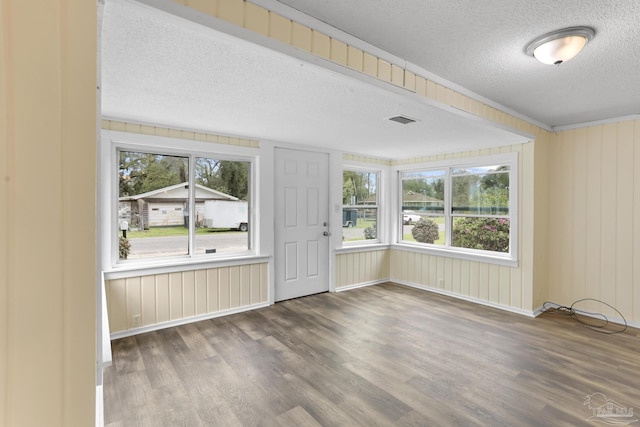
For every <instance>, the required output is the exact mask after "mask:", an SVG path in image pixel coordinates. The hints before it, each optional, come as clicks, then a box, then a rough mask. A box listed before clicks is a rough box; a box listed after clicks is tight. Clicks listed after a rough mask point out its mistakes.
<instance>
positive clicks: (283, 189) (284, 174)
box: [274, 148, 329, 301]
mask: <svg viewBox="0 0 640 427" xmlns="http://www.w3.org/2000/svg"><path fill="white" fill-rule="evenodd" d="M275 162H276V168H275V170H276V177H275V187H276V188H275V210H276V212H275V218H276V224H275V260H274V264H275V280H276V283H275V300H276V301H282V300H285V299H290V298H296V297H300V296H304V295H311V294H315V293H319V292H325V291H328V290H329V237H328V232H329V224H328V223H329V157H328V155H327V154H323V153H313V152H308V151H300V150H289V149H283V148H278V149H276V153H275Z"/></svg>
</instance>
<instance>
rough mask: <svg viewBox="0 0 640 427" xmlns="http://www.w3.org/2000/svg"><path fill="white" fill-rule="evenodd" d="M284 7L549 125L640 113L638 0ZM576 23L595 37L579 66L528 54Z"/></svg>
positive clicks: (324, 2) (417, 0) (299, 3)
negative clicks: (542, 39) (543, 38)
mask: <svg viewBox="0 0 640 427" xmlns="http://www.w3.org/2000/svg"><path fill="white" fill-rule="evenodd" d="M256 2H257V3H260V4H273V3H275V0H273V1H272V0H256ZM280 3H282V4H286V5H288V6H291V7H293V8H295V9H298V10H299V11H302V12H304V13H305V14H307V15H311V16H313V17H315V18H317V19H319V20H321V21H324V22H325V23H328V24H329V25H331V26H333V27H335V28H338V29H340V30H342V31H344V32H346V33H349V34H351V35H353V36H355V37H356V38H358V39H361V40H363V41H366V42H368V43H370V44H372V45H374V46H377V47H378V48H381V49H383V50H385V51H387V52H390V53H392V54H394V55H395V56H397V57H400V58H403V59H404V60H406V61H408V62H410V63H413V64H415V65H417V66H419V67H421V68H423V69H425V70H428V71H429V72H431V73H434V74H435V75H437V76H440V77H441V78H443V79H446V80H448V81H450V82H453V83H455V84H457V85H460V86H462V87H464V88H466V89H468V90H470V91H472V92H475V93H477V94H479V95H481V96H483V97H485V98H488V99H490V100H492V101H495V102H497V103H499V104H501V105H504V106H506V107H508V108H510V109H512V110H514V111H516V112H518V113H520V114H523V115H525V116H528V117H531V118H533V119H535V120H537V121H539V122H541V123H544V124H546V125H548V126H551V127H553V126H562V125H573V124H579V123H585V122H589V121H596V120H605V119H609V118H615V117H622V116H627V115H633V114H638V113H640V78H638V74H639V72H640V25H639V23H640V1H638V0H606V1H604V0H603V1H594V0H590V1H579V0H502V1H497V0H493V1H477V0H428V1H427V0H402V1H399V0H349V1H344V0H280ZM579 25H586V26H590V27H592V28H594V29H595V31H596V36H595V38H594V39H593V40H592V41H591V42H590V43H589V44H588V45H587V46H586V48H585V49H584V51H583V52H582V53H581V54H580V55H579V56H577V57H576V58H574V59H573V60H571V61H568V62H566V63H564V64H562V65H560V66H559V67H556V66H548V65H542V64H540V63H538V62H537V61H536V60H534V59H533V58H531V57H528V56H527V55H525V53H524V47H525V46H526V45H527V44H528V43H529V42H530V41H531V40H533V39H534V38H536V37H538V36H540V35H542V34H544V33H547V32H549V31H553V30H557V29H561V28H566V27H572V26H579Z"/></svg>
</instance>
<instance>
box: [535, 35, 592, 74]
mask: <svg viewBox="0 0 640 427" xmlns="http://www.w3.org/2000/svg"><path fill="white" fill-rule="evenodd" d="M595 34H596V32H595V31H594V30H593V28H589V27H571V28H565V29H563V30H557V31H552V32H550V33H547V34H544V35H542V36H540V37H538V38H537V39H535V40H533V41H532V42H531V43H529V44H528V45H527V47H526V49H525V51H526V53H527V55H530V56H533V57H534V58H536V59H537V60H538V61H540V62H542V63H543V64H548V65H560V64H562V63H563V62H565V61H568V60H570V59H571V58H573V57H574V56H576V55H577V54H578V53H580V51H581V50H582V48H584V47H585V45H586V44H587V43H588V42H589V41H590V40H591V39H592V38H593V36H595Z"/></svg>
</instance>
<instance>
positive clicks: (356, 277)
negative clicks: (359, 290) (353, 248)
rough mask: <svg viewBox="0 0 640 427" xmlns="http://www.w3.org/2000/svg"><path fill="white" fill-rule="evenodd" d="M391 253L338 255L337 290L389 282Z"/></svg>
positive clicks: (368, 252)
mask: <svg viewBox="0 0 640 427" xmlns="http://www.w3.org/2000/svg"><path fill="white" fill-rule="evenodd" d="M390 253H391V251H390V250H388V249H382V250H375V251H372V250H366V251H360V252H349V253H342V254H338V255H336V290H340V289H347V288H349V287H354V286H358V285H365V284H373V283H381V282H384V281H387V280H389V278H390V277H391V276H390V273H389V271H390V264H389V262H390V259H391V258H390Z"/></svg>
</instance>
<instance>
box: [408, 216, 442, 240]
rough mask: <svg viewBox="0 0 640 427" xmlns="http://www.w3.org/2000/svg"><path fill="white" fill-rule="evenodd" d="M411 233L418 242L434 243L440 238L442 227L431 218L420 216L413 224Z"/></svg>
mask: <svg viewBox="0 0 640 427" xmlns="http://www.w3.org/2000/svg"><path fill="white" fill-rule="evenodd" d="M411 235H413V238H414V239H416V242H420V243H433V242H435V241H436V240H438V239H439V238H440V227H439V226H438V224H436V223H435V221H433V220H431V219H428V218H420V220H419V221H418V222H416V225H414V226H413V229H412V230H411Z"/></svg>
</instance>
